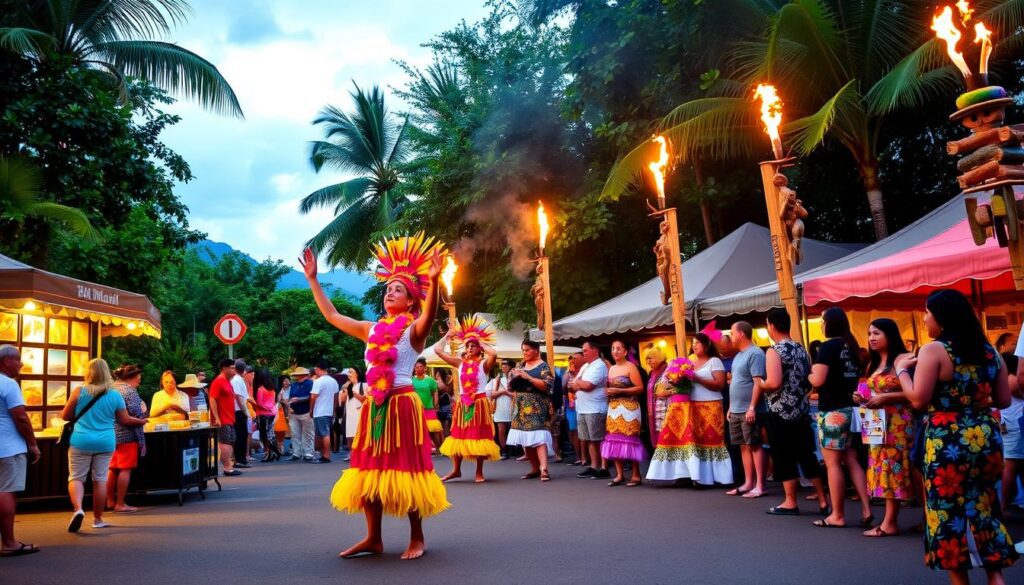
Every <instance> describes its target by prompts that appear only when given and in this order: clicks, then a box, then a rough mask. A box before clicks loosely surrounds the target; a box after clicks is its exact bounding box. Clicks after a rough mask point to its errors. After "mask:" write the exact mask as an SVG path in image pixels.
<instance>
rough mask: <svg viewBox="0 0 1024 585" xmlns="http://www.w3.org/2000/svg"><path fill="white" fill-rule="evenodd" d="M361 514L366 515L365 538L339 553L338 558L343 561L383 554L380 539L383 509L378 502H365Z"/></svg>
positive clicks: (382, 544)
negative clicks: (360, 556)
mask: <svg viewBox="0 0 1024 585" xmlns="http://www.w3.org/2000/svg"><path fill="white" fill-rule="evenodd" d="M363 513H364V514H365V515H366V538H364V539H363V540H361V541H359V542H357V543H356V544H354V545H352V546H351V547H349V548H347V549H345V550H343V551H341V552H340V553H339V554H338V556H339V557H341V558H343V559H347V558H351V557H354V556H357V555H379V554H380V553H382V552H384V541H383V540H381V538H380V523H381V519H382V517H383V516H384V509H383V507H382V506H381V504H380V502H367V504H366V507H365V508H363Z"/></svg>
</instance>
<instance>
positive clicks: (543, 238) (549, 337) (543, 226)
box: [537, 203, 555, 368]
mask: <svg viewBox="0 0 1024 585" xmlns="http://www.w3.org/2000/svg"><path fill="white" fill-rule="evenodd" d="M537 225H538V231H539V234H540V242H539V243H540V257H539V258H538V262H540V270H541V273H540V279H541V285H542V287H543V290H544V349H545V350H547V352H548V360H547V361H548V365H549V366H550V367H552V368H554V367H555V330H554V327H553V324H552V322H551V321H552V316H551V273H550V270H549V269H550V267H551V263H550V261H549V260H548V256H547V253H546V252H545V245H546V244H547V239H548V231H549V230H550V225H549V224H548V216H547V213H545V212H544V204H543V203H541V204H540V205H539V206H538V207H537Z"/></svg>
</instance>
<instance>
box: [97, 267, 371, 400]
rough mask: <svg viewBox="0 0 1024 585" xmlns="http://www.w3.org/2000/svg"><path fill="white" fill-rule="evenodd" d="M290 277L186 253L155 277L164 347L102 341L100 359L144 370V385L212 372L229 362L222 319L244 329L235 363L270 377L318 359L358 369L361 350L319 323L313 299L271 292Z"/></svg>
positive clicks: (341, 300) (346, 310)
mask: <svg viewBox="0 0 1024 585" xmlns="http://www.w3.org/2000/svg"><path fill="white" fill-rule="evenodd" d="M287 271H288V267H287V266H285V265H284V264H283V263H282V262H280V261H270V260H265V261H263V262H260V263H259V264H254V263H252V262H251V261H249V260H248V259H246V258H245V257H243V256H242V255H241V254H238V253H230V254H226V255H224V256H222V257H221V258H220V259H219V260H218V261H217V262H216V263H215V264H213V265H210V264H208V263H207V262H205V261H204V260H203V259H201V258H200V257H199V256H198V254H197V253H196V252H195V251H189V252H188V253H187V254H185V256H184V259H183V261H182V263H181V264H180V265H176V266H173V267H172V268H171V269H170V270H168V271H167V272H166V273H165V274H164V275H162V276H161V277H160V279H159V282H158V287H157V289H156V290H155V291H154V294H153V301H154V302H155V303H156V304H157V306H159V307H160V308H161V309H162V311H163V317H164V318H163V339H162V340H161V341H159V342H158V341H156V340H153V339H149V338H136V337H123V338H119V339H112V340H107V341H106V348H105V350H104V352H105V354H106V355H107V356H108V357H110V359H111V360H114V361H116V362H117V363H122V362H123V363H139V364H140V365H141V364H146V366H145V368H146V369H145V372H146V375H147V384H148V383H150V381H151V382H152V384H153V385H154V386H155V384H157V383H158V381H159V378H158V377H156V376H158V375H159V373H160V372H162V371H163V370H166V369H172V370H174V371H175V373H176V374H178V376H179V378H178V379H179V380H180V379H182V377H183V376H184V374H186V373H189V372H194V371H195V370H196V369H205V370H207V372H209V371H211V370H213V368H214V366H215V364H216V363H217V361H218V360H220V359H221V358H224V357H227V348H226V347H225V346H224V344H222V343H221V342H220V340H218V339H217V338H216V337H215V336H214V335H213V326H214V324H215V323H216V322H217V320H218V319H220V317H221V316H223V315H224V314H226V313H235V314H237V315H238V316H240V317H241V318H242V320H243V321H245V322H246V325H247V326H248V332H247V333H246V336H245V337H244V338H243V339H242V341H241V342H240V343H239V344H237V345H236V346H235V356H236V357H241V358H244V359H245V360H246V361H247V362H250V363H257V362H259V363H261V364H265V365H267V366H268V367H271V368H272V369H273V370H274V371H280V370H284V369H285V368H287V367H289V366H290V365H293V364H295V363H299V364H303V365H306V366H307V367H308V366H309V365H311V364H312V363H314V362H315V361H316V360H318V359H320V358H321V357H326V358H327V359H328V360H329V361H331V362H332V363H333V364H335V365H337V366H339V367H341V366H348V365H353V364H358V363H360V360H361V359H362V352H363V346H362V343H361V342H359V341H358V340H356V339H354V338H351V337H349V336H347V335H345V334H343V333H341V331H338V330H337V329H334V328H332V327H330V326H328V325H326V324H325V323H324V320H323V317H322V316H321V315H320V311H319V310H318V309H317V307H316V302H315V301H314V300H313V294H312V292H310V291H309V290H307V289H288V290H276V288H275V286H276V283H277V281H278V279H279V278H280V277H281V275H283V274H285V273H286V272H287ZM332 301H333V302H334V305H335V306H336V307H337V308H338V310H339V311H340V312H341V313H342V314H344V315H348V316H350V317H353V318H357V319H362V318H363V309H362V307H360V306H359V305H358V304H357V303H356V302H355V301H354V300H353V299H350V298H347V297H345V296H344V295H342V294H340V293H337V294H335V295H334V296H333V297H332ZM115 358H116V359H115ZM150 374H152V375H153V376H152V377H150Z"/></svg>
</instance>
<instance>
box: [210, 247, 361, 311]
mask: <svg viewBox="0 0 1024 585" xmlns="http://www.w3.org/2000/svg"><path fill="white" fill-rule="evenodd" d="M191 248H192V249H193V250H196V252H198V253H199V257H200V258H202V259H203V260H205V261H207V262H209V263H211V264H212V263H214V262H216V261H218V260H220V258H221V256H224V255H225V254H227V253H229V252H238V250H235V249H234V248H232V247H231V246H230V245H228V244H225V243H224V242H214V241H211V240H202V241H200V242H198V243H196V244H193V245H192V246H191ZM239 253H240V254H241V255H242V256H243V257H245V258H246V259H248V260H249V261H250V262H252V263H253V264H257V263H258V262H257V261H256V259H254V258H253V257H252V256H250V255H248V254H246V253H244V252H239ZM319 277H320V282H322V283H323V284H329V285H331V286H332V287H334V288H335V289H340V290H341V291H342V292H345V293H347V294H348V295H350V296H352V297H354V298H355V299H356V300H357V301H358V300H359V299H360V298H362V296H363V293H365V292H366V291H367V290H369V289H370V287H371V286H372V285H373V280H372V278H371V277H370V276H369V275H367V274H360V273H358V272H349V271H347V270H340V269H337V270H332V271H330V272H327V273H323V274H320V275H319ZM306 286H307V285H306V276H305V275H304V274H302V273H301V272H299V271H298V270H295V269H294V268H292V269H291V270H289V271H288V273H287V274H285V275H284V276H282V277H281V280H279V281H277V288H279V289H286V288H306Z"/></svg>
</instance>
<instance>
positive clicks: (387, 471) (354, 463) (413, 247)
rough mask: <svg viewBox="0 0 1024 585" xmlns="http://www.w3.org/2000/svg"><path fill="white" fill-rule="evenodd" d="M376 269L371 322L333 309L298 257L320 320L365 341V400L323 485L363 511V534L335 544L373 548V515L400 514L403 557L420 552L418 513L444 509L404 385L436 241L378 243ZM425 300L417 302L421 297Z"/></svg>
mask: <svg viewBox="0 0 1024 585" xmlns="http://www.w3.org/2000/svg"><path fill="white" fill-rule="evenodd" d="M374 252H375V253H376V255H377V259H378V261H379V262H380V267H379V268H378V269H377V273H376V277H377V279H378V280H379V281H381V282H384V283H386V285H387V288H386V289H385V293H384V310H385V311H386V314H385V315H384V317H382V318H381V319H380V320H379V321H377V322H376V323H373V322H370V321H356V320H355V319H351V318H349V317H346V316H344V315H342V314H341V313H339V312H338V310H337V309H336V308H335V307H334V304H333V303H332V302H331V300H330V299H329V298H328V297H327V295H326V294H325V293H324V291H323V289H322V288H321V287H320V284H319V282H317V278H316V274H317V266H316V255H315V254H314V253H313V252H312V251H311V250H309V249H306V250H305V251H304V252H303V254H302V258H301V259H300V261H301V263H302V267H303V270H304V272H305V274H306V280H308V281H309V286H310V288H311V289H312V290H313V297H314V298H315V299H316V304H317V306H318V307H319V308H320V312H321V313H323V315H324V317H325V318H326V319H327V322H328V323H330V324H331V325H334V326H335V327H337V328H338V329H340V330H341V331H343V332H345V333H347V334H349V335H351V336H353V337H356V338H358V339H361V340H363V341H366V342H367V343H366V356H365V357H366V366H367V372H366V380H367V383H368V384H369V387H370V399H369V400H368V401H367V402H368V403H369V404H368V407H367V406H364V407H363V408H362V413H361V415H360V421H359V430H358V431H357V432H356V436H355V439H354V440H353V443H352V455H351V467H350V468H349V469H347V470H345V472H344V473H343V474H342V476H341V479H339V480H338V482H337V483H336V484H335V485H334V489H333V490H332V491H331V504H333V505H334V507H335V508H337V509H338V510H340V511H343V512H348V513H350V514H354V513H356V512H359V511H362V512H363V513H364V514H366V532H367V534H366V538H365V539H363V540H362V541H361V542H359V543H357V544H355V545H354V546H352V547H351V548H348V549H346V550H344V551H342V552H341V554H340V556H341V557H344V558H348V557H352V556H357V555H365V554H380V553H381V552H382V551H383V549H384V542H383V540H382V539H381V518H382V516H383V514H384V513H385V512H386V513H388V514H390V515H392V516H408V517H409V524H410V527H411V532H412V534H411V537H410V539H409V546H408V548H407V549H406V550H405V552H404V553H402V558H403V559H415V558H419V557H421V556H423V552H424V551H425V550H426V547H425V544H424V539H423V524H422V522H423V518H426V517H428V516H433V515H434V514H438V513H440V512H441V511H443V510H444V509H446V508H447V507H448V506H449V504H448V498H447V495H446V493H445V489H444V485H442V484H441V480H440V479H439V478H438V477H437V474H436V473H434V464H433V462H432V461H431V459H430V437H429V435H428V434H427V422H426V419H425V418H424V416H423V407H422V405H421V403H420V400H419V398H417V397H416V394H415V392H413V388H412V369H413V364H415V363H416V358H417V356H419V354H420V353H421V352H422V351H423V344H424V342H425V341H426V338H427V334H428V333H429V332H430V327H431V325H432V323H433V321H434V312H435V309H436V306H437V294H436V290H437V277H438V275H439V274H440V272H441V259H442V256H443V255H444V250H443V246H442V245H441V244H439V243H434V241H433V238H425V237H424V236H423V234H417V235H415V236H412V237H402V238H398V239H395V240H390V241H387V242H383V243H381V244H378V245H377V246H376V248H375V250H374ZM424 301H425V302H424Z"/></svg>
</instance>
